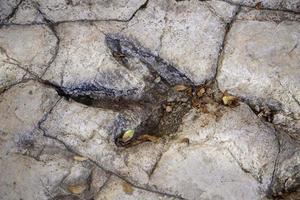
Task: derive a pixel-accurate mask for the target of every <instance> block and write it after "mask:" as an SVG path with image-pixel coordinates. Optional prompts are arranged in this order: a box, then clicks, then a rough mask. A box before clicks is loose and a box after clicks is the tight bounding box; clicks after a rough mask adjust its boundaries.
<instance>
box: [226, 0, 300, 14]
mask: <svg viewBox="0 0 300 200" xmlns="http://www.w3.org/2000/svg"><path fill="white" fill-rule="evenodd" d="M227 1H228V2H233V3H237V4H240V5H246V6H253V7H254V6H257V5H258V6H259V7H260V8H270V9H278V10H290V11H295V12H300V1H299V0H227Z"/></svg>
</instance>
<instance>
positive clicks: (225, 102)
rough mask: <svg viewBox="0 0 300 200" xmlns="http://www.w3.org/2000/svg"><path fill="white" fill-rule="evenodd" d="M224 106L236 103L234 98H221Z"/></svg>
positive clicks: (226, 96)
mask: <svg viewBox="0 0 300 200" xmlns="http://www.w3.org/2000/svg"><path fill="white" fill-rule="evenodd" d="M222 100H223V103H224V105H232V104H233V103H235V102H236V101H237V98H236V97H235V96H230V95H225V96H223V98H222Z"/></svg>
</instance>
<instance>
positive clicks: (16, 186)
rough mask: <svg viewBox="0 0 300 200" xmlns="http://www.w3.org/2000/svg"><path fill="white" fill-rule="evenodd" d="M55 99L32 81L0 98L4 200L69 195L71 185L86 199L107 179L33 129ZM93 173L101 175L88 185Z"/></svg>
mask: <svg viewBox="0 0 300 200" xmlns="http://www.w3.org/2000/svg"><path fill="white" fill-rule="evenodd" d="M58 99H59V97H58V95H57V94H56V92H55V90H53V89H52V88H47V87H45V86H43V85H42V84H39V83H36V82H33V81H29V82H27V83H23V84H19V85H17V86H14V87H12V88H10V89H9V90H8V91H6V92H5V93H3V94H2V95H1V96H0V102H1V103H0V111H1V116H0V121H1V123H0V171H1V177H2V178H1V180H0V196H1V198H2V199H12V200H13V199H49V198H56V197H57V198H59V196H60V197H61V196H72V195H73V194H72V192H71V191H69V190H70V186H78V185H80V186H84V187H85V190H84V191H81V192H80V194H76V195H77V196H79V197H81V199H86V198H88V196H93V195H94V193H96V192H98V190H99V189H100V188H101V187H102V185H103V184H104V182H105V179H107V175H106V174H105V172H103V171H102V170H101V169H98V168H96V169H94V168H95V167H94V165H93V164H92V163H89V162H88V161H84V162H80V161H76V160H74V159H73V155H74V154H73V153H70V152H69V151H67V150H66V149H65V147H64V146H63V145H62V144H60V143H58V142H57V141H55V140H53V139H50V138H46V137H44V136H43V132H42V131H41V130H38V129H37V128H38V126H39V122H40V121H41V120H42V119H43V118H44V116H46V114H47V113H48V112H49V111H50V109H51V108H52V107H53V106H54V105H55V103H56V102H57V101H58ZM33 113H34V114H33ZM12 166H13V167H12ZM93 173H94V174H97V175H98V176H100V177H97V178H95V177H94V176H91V177H92V179H91V185H90V186H89V184H90V183H89V179H90V175H91V174H93ZM88 187H90V190H89V191H87V188H88ZM81 193H82V194H81ZM73 197H74V196H73Z"/></svg>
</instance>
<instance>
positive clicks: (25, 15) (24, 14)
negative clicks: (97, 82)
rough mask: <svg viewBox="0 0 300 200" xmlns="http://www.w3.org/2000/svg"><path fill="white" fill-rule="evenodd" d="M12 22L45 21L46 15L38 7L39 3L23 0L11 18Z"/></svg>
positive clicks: (29, 22) (10, 21)
mask: <svg viewBox="0 0 300 200" xmlns="http://www.w3.org/2000/svg"><path fill="white" fill-rule="evenodd" d="M8 23H12V24H31V23H45V21H44V17H43V16H42V14H41V12H40V11H39V9H38V4H36V3H35V2H34V1H32V0H23V1H22V2H21V4H20V5H19V6H18V9H17V10H16V12H15V14H14V15H13V16H12V17H11V18H10V19H9V21H8Z"/></svg>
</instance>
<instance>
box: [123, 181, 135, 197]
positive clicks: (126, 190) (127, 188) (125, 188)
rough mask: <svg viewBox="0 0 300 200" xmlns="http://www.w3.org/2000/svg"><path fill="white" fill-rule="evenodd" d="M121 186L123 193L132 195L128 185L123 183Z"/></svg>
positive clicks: (131, 189) (131, 188) (130, 187)
mask: <svg viewBox="0 0 300 200" xmlns="http://www.w3.org/2000/svg"><path fill="white" fill-rule="evenodd" d="M122 186H123V191H124V192H125V193H126V194H129V195H131V194H132V193H133V187H132V186H131V185H130V184H129V183H127V182H123V184H122Z"/></svg>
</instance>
